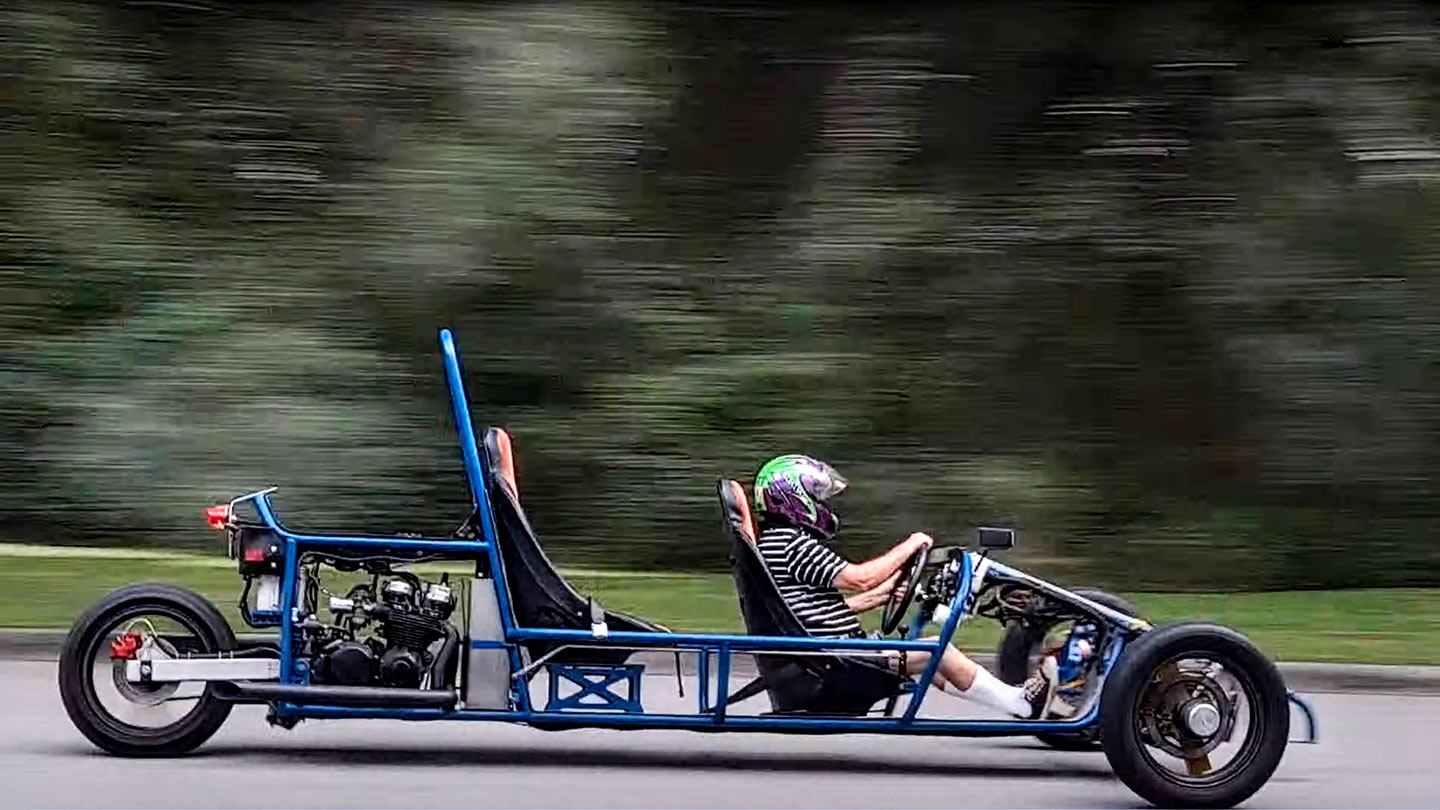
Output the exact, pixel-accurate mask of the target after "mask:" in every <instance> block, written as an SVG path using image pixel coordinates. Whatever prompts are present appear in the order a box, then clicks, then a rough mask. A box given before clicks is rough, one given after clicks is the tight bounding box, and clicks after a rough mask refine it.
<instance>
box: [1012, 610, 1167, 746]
mask: <svg viewBox="0 0 1440 810" xmlns="http://www.w3.org/2000/svg"><path fill="white" fill-rule="evenodd" d="M1070 591H1071V592H1072V593H1074V594H1076V595H1078V596H1083V597H1085V598H1086V599H1089V600H1090V601H1092V602H1098V603H1100V604H1102V605H1104V606H1105V607H1108V608H1110V609H1112V610H1118V611H1120V612H1121V613H1124V614H1126V615H1127V616H1135V617H1139V616H1140V609H1139V608H1137V607H1135V605H1134V604H1132V603H1131V602H1130V601H1129V600H1126V599H1124V598H1122V597H1119V596H1116V595H1115V594H1113V593H1110V592H1109V591H1102V590H1100V589H1099V588H1071V589H1070ZM1052 626H1053V625H1026V624H1021V623H1019V622H1011V623H1010V625H1009V626H1008V627H1006V628H1005V636H1004V637H1003V638H1002V639H1001V640H1000V648H999V651H998V652H997V653H996V655H995V676H996V677H997V678H999V679H1000V680H1002V681H1004V682H1005V683H1008V684H1021V683H1024V682H1025V679H1026V678H1028V677H1030V654H1031V652H1032V651H1033V650H1034V649H1035V646H1036V645H1038V644H1040V643H1041V642H1043V641H1044V640H1045V636H1046V634H1048V633H1049V632H1050V628H1051V627H1052ZM1035 739H1037V740H1039V741H1040V742H1043V743H1045V744H1046V745H1048V746H1050V747H1051V748H1055V749H1058V750H1060V751H1099V750H1100V739H1099V737H1098V729H1097V730H1095V731H1091V732H1088V733H1083V734H1036V735H1035Z"/></svg>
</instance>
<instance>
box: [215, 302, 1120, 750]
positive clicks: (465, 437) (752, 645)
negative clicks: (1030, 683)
mask: <svg viewBox="0 0 1440 810" xmlns="http://www.w3.org/2000/svg"><path fill="white" fill-rule="evenodd" d="M440 348H441V356H442V359H443V362H444V365H445V379H446V382H447V384H448V387H449V392H450V403H451V407H452V410H453V413H454V418H455V427H456V431H457V433H458V434H459V440H460V450H461V455H462V457H463V459H464V465H465V477H466V480H467V482H468V484H469V487H470V495H471V502H472V503H473V505H474V509H475V515H476V517H477V518H478V523H479V529H480V535H481V537H480V539H479V540H458V539H439V538H408V537H396V538H389V537H363V536H362V537H347V536H341V535H316V534H297V533H294V532H291V531H289V530H287V529H285V528H284V527H283V526H282V525H281V523H280V521H279V519H278V518H277V517H276V515H275V512H274V509H273V508H272V507H271V505H270V501H269V494H268V492H259V493H255V494H253V495H248V496H245V497H244V498H241V499H240V500H241V501H245V500H249V501H252V502H253V503H254V504H255V507H256V509H257V511H258V512H259V514H260V517H261V520H262V522H263V523H264V524H265V525H266V526H267V527H268V528H270V529H271V530H273V531H274V532H275V533H276V535H277V536H278V537H279V538H280V539H281V541H282V542H283V544H284V547H285V569H284V574H283V576H284V580H283V582H282V585H281V603H280V610H281V621H280V659H281V660H280V681H281V682H282V683H291V684H293V683H302V682H304V681H306V680H308V673H302V672H298V671H297V667H296V663H297V661H296V655H295V653H296V650H295V640H294V639H295V625H296V622H297V620H298V619H299V616H298V615H297V614H298V607H299V605H298V604H297V599H298V596H297V592H296V591H297V584H298V582H297V580H298V575H299V560H300V557H301V555H302V554H305V553H309V552H323V551H325V550H327V549H332V550H333V549H351V550H361V549H384V550H389V551H397V552H426V553H427V554H429V555H431V557H430V558H431V559H451V560H457V559H463V560H472V559H473V560H477V561H478V560H479V559H480V558H482V557H483V558H484V559H485V560H486V561H487V562H488V564H489V568H488V571H489V574H490V577H491V582H493V584H494V587H495V591H496V596H497V601H498V604H499V608H500V618H501V626H502V627H503V630H504V646H505V647H506V649H507V650H508V652H509V654H510V660H511V668H512V671H513V672H516V673H521V672H522V671H524V672H525V674H524V675H521V676H518V677H516V678H515V680H514V683H512V689H511V693H512V697H513V700H514V709H512V710H510V711H496V710H477V709H464V708H458V709H453V710H445V709H415V708H376V707H363V708H361V707H344V706H328V705H317V704H308V703H306V704H302V703H279V704H277V705H276V709H275V710H276V714H277V715H280V716H284V717H292V718H304V717H313V718H342V717H349V718H390V719H401V720H442V719H443V720H488V721H506V722H519V723H533V722H542V723H546V724H549V725H552V726H559V725H571V726H593V727H608V728H657V729H659V728H690V729H707V730H716V729H734V730H736V731H751V732H754V731H775V732H787V733H806V732H812V733H823V732H868V733H876V734H934V735H968V736H1002V735H1015V734H1036V733H1041V732H1083V731H1086V730H1088V729H1089V728H1091V727H1092V726H1093V725H1094V724H1095V723H1096V722H1098V719H1099V701H1098V699H1097V700H1092V701H1091V703H1090V705H1089V707H1088V708H1087V710H1086V711H1085V712H1084V713H1083V714H1082V715H1081V716H1079V717H1076V718H1074V719H1069V720H943V719H929V718H921V717H918V716H917V715H918V713H919V711H920V707H921V705H922V703H923V701H924V698H925V694H926V693H927V692H928V691H929V689H930V686H931V682H932V680H933V678H934V676H935V673H936V672H937V670H938V668H939V665H940V659H941V656H942V654H943V651H944V649H945V647H946V645H947V644H949V640H950V639H951V638H952V637H953V636H954V634H955V632H956V631H957V630H959V629H960V626H961V625H962V623H963V622H964V619H965V614H966V612H967V609H969V608H971V607H972V606H973V600H974V597H975V595H976V594H977V593H978V591H979V589H980V587H981V586H982V585H983V582H984V579H985V577H986V576H987V575H991V574H993V575H998V576H1000V577H1001V578H1004V579H1013V580H1016V581H1024V582H1027V583H1032V584H1035V583H1038V584H1037V587H1039V588H1042V589H1043V590H1046V591H1048V592H1050V593H1052V594H1060V595H1063V596H1064V597H1066V598H1067V599H1072V600H1075V601H1077V603H1078V604H1082V605H1084V606H1085V607H1088V608H1091V609H1092V610H1095V612H1096V614H1097V616H1099V617H1101V618H1103V619H1105V620H1106V622H1107V624H1110V625H1112V626H1113V627H1116V628H1118V629H1120V630H1134V629H1138V628H1139V627H1142V626H1144V623H1143V622H1141V621H1140V620H1138V619H1135V618H1133V617H1130V616H1124V615H1123V614H1119V613H1116V612H1115V611H1111V610H1108V609H1106V608H1104V607H1103V606H1099V605H1094V604H1093V603H1090V602H1088V600H1084V599H1081V598H1079V597H1076V596H1074V594H1070V593H1069V592H1068V591H1064V590H1062V589H1060V588H1056V587H1055V586H1053V585H1050V584H1049V583H1045V582H1043V581H1041V580H1037V579H1035V578H1033V577H1030V576H1029V575H1027V574H1024V573H1023V572H1019V571H1016V570H1014V569H1011V568H1008V567H1005V566H1001V565H1000V564H998V563H995V562H994V561H992V560H989V559H986V558H984V557H982V556H980V555H976V554H973V553H969V552H967V553H964V554H963V556H962V558H961V565H960V572H959V576H960V580H959V583H958V587H957V588H956V593H955V596H954V598H953V599H952V601H951V604H950V614H949V616H947V617H946V619H945V622H944V624H943V626H942V628H941V632H940V633H939V635H938V636H937V637H936V639H935V640H934V641H922V640H920V639H919V636H920V633H921V630H922V629H923V621H922V620H921V619H918V618H917V620H916V621H914V622H913V623H912V624H911V626H910V628H909V632H908V634H907V638H905V639H903V640H884V639H865V638H861V639H823V638H811V637H797V636H746V635H732V634H723V633H633V632H617V633H610V634H608V635H606V636H603V637H601V636H597V635H594V634H592V633H591V632H589V631H586V630H563V629H555V628H540V627H519V626H517V625H516V623H515V616H514V611H513V609H512V607H511V602H510V595H509V592H508V590H507V587H506V584H505V583H506V579H505V563H504V560H503V559H502V555H501V554H500V550H499V547H498V545H497V540H496V528H495V520H494V515H493V514H492V512H491V509H490V501H489V497H488V496H487V488H486V485H485V469H484V465H483V461H482V458H481V455H480V450H479V447H478V445H477V444H476V441H475V432H474V427H473V425H472V423H471V421H470V408H469V404H468V402H467V400H466V396H465V384H464V378H463V376H462V374H461V369H460V360H459V357H458V356H457V354H456V350H455V341H454V338H453V336H452V335H451V334H450V331H449V330H441V332H440ZM1126 639H1127V634H1126V633H1123V632H1118V633H1114V634H1113V635H1112V642H1111V643H1110V645H1109V646H1108V647H1107V648H1106V650H1105V652H1104V653H1103V654H1104V656H1105V658H1104V661H1103V663H1104V671H1108V669H1109V667H1110V665H1112V664H1113V663H1114V661H1115V660H1116V659H1117V658H1118V657H1119V655H1120V652H1121V650H1122V649H1123V648H1124V646H1125V643H1126ZM526 641H548V642H558V643H560V644H574V645H584V646H591V647H594V646H609V647H616V648H621V649H647V648H648V649H666V650H676V651H681V652H694V653H698V655H699V666H698V667H697V673H696V674H697V676H698V677H697V680H698V681H699V683H698V687H699V688H698V689H697V692H698V693H699V699H698V703H699V705H698V707H697V708H698V711H697V713H696V714H693V715H692V714H647V713H644V712H643V711H639V712H634V713H617V712H615V711H613V710H611V711H590V710H566V711H537V710H535V709H534V708H533V706H532V705H531V696H530V683H529V674H530V672H531V671H533V669H534V668H533V665H532V669H531V670H529V671H527V670H525V657H524V654H523V651H522V644H523V642H526ZM495 644H496V642H494V641H472V642H470V645H469V646H470V647H471V648H472V649H479V648H490V647H494V646H495ZM897 650H910V651H917V652H928V653H930V654H931V655H930V661H929V662H928V663H927V665H926V667H925V671H924V672H923V674H922V677H921V678H920V679H919V681H918V683H917V685H916V687H915V688H914V689H913V690H910V691H911V696H910V700H909V702H908V704H907V705H906V707H905V711H904V713H903V714H902V715H901V716H899V717H887V716H871V717H823V716H804V715H768V716H751V715H740V716H737V715H732V714H727V712H726V706H725V701H726V698H727V697H728V696H729V695H730V694H731V690H730V672H731V669H732V667H731V658H732V656H734V655H736V654H740V655H747V654H754V653H757V652H762V651H766V652H789V651H794V652H821V651H823V652H832V653H844V652H847V651H853V652H857V653H871V654H873V653H876V652H882V651H897ZM711 656H714V657H715V662H714V676H715V681H716V683H715V687H714V689H715V691H714V696H715V702H714V703H713V704H711V703H710V697H711V688H712V687H711V685H710V676H711V669H712V666H711V660H710V659H711ZM637 708H638V707H637Z"/></svg>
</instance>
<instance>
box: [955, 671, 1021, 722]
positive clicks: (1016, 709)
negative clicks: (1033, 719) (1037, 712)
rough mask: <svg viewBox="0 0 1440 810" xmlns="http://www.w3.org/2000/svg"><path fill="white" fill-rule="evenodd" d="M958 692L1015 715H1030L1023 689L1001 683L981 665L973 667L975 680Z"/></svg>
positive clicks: (977, 701)
mask: <svg viewBox="0 0 1440 810" xmlns="http://www.w3.org/2000/svg"><path fill="white" fill-rule="evenodd" d="M960 694H961V695H963V696H964V697H967V698H969V699H970V700H973V701H975V702H976V703H981V704H984V705H986V706H989V707H990V708H992V709H997V710H999V711H1002V712H1005V713H1007V714H1013V715H1015V716H1017V717H1029V716H1030V701H1028V700H1026V699H1025V690H1023V689H1021V688H1020V687H1018V686H1011V685H1009V684H1007V683H1001V682H1000V679H999V678H996V677H995V676H994V675H991V674H990V672H989V670H987V669H985V668H984V667H982V666H976V667H975V680H974V681H973V682H972V683H971V684H970V688H969V689H966V690H964V691H963V692H960Z"/></svg>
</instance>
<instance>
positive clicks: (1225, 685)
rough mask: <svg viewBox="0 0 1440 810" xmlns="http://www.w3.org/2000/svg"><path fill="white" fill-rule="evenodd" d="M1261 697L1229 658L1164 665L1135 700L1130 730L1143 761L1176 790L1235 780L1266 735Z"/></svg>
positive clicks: (1190, 657) (1178, 659)
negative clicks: (1176, 786) (1178, 786)
mask: <svg viewBox="0 0 1440 810" xmlns="http://www.w3.org/2000/svg"><path fill="white" fill-rule="evenodd" d="M1257 694H1258V690H1257V689H1256V686H1255V684H1254V681H1253V679H1252V678H1251V677H1250V675H1249V674H1248V673H1247V672H1246V671H1245V669H1244V668H1243V667H1240V666H1237V665H1236V664H1235V662H1234V661H1232V660H1230V659H1229V658H1227V657H1225V656H1222V655H1217V654H1212V653H1203V654H1191V653H1184V654H1181V655H1177V656H1173V657H1171V658H1169V659H1167V660H1166V661H1164V662H1163V663H1161V664H1160V665H1159V666H1157V667H1155V668H1154V669H1152V670H1151V672H1150V677H1149V679H1148V681H1147V682H1146V684H1145V685H1144V686H1143V687H1142V688H1141V689H1140V690H1139V693H1138V694H1137V695H1136V701H1135V707H1134V711H1133V712H1132V717H1133V720H1132V726H1133V730H1134V733H1135V735H1136V739H1137V740H1138V741H1139V743H1140V745H1139V746H1138V748H1139V750H1140V753H1141V755H1142V756H1143V757H1144V758H1145V760H1146V762H1147V764H1149V766H1150V767H1151V768H1152V769H1153V770H1154V771H1155V773H1157V774H1159V775H1160V776H1161V777H1163V778H1165V779H1166V780H1168V781H1170V782H1172V783H1174V784H1176V785H1180V786H1183V787H1189V788H1202V787H1214V786H1217V785H1221V784H1224V783H1226V782H1228V781H1230V780H1231V779H1233V778H1235V777H1236V776H1238V775H1239V774H1240V773H1242V772H1243V771H1244V770H1245V768H1246V766H1248V765H1249V764H1250V762H1251V761H1253V760H1254V759H1255V756H1256V754H1257V753H1258V752H1259V750H1260V744H1261V741H1262V740H1263V739H1264V736H1265V727H1264V723H1265V719H1264V717H1263V713H1262V712H1260V711H1259V710H1258V708H1257V707H1258V705H1259V704H1258V702H1257V700H1256V695H1257Z"/></svg>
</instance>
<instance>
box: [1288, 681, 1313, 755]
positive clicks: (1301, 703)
mask: <svg viewBox="0 0 1440 810" xmlns="http://www.w3.org/2000/svg"><path fill="white" fill-rule="evenodd" d="M1286 696H1287V697H1288V698H1289V699H1290V702H1291V703H1293V704H1295V707H1296V708H1298V709H1299V710H1300V714H1302V715H1304V716H1305V737H1304V739H1299V740H1291V742H1295V743H1302V744H1305V745H1314V744H1315V743H1318V742H1319V741H1320V726H1319V724H1318V723H1317V722H1316V721H1315V709H1314V707H1312V706H1311V705H1310V701H1308V700H1306V699H1305V698H1302V697H1300V696H1299V695H1297V694H1295V693H1294V692H1290V693H1288V694H1287V695H1286Z"/></svg>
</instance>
